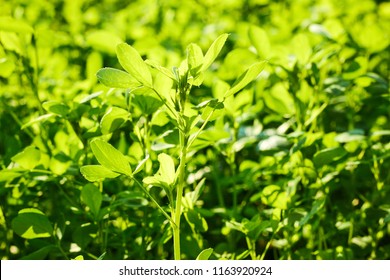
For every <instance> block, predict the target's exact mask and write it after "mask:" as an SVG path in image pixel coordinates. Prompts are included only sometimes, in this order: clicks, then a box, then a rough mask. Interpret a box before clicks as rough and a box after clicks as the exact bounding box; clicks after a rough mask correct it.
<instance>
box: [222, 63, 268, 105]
mask: <svg viewBox="0 0 390 280" xmlns="http://www.w3.org/2000/svg"><path fill="white" fill-rule="evenodd" d="M266 64H267V61H262V62H257V63H254V64H252V66H250V67H249V68H248V69H247V70H246V71H245V72H244V73H242V74H241V75H240V77H238V78H237V80H236V81H235V82H234V84H233V86H232V87H231V88H230V89H229V90H228V91H227V92H226V93H225V98H227V97H229V96H231V95H233V94H235V93H237V92H239V91H240V90H241V89H243V88H244V87H245V86H246V85H248V84H249V83H250V82H252V81H253V80H254V79H255V78H256V77H257V76H258V75H259V74H260V73H261V71H263V69H264V67H265V65H266Z"/></svg>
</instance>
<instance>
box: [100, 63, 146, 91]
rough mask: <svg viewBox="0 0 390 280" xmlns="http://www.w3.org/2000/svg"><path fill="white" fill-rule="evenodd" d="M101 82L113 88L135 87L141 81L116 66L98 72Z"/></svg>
mask: <svg viewBox="0 0 390 280" xmlns="http://www.w3.org/2000/svg"><path fill="white" fill-rule="evenodd" d="M96 77H97V78H98V80H99V82H101V83H102V84H103V85H105V86H107V87H112V88H135V87H138V86H140V83H139V82H138V81H137V80H135V79H134V78H133V77H132V76H131V75H129V74H128V73H126V72H124V71H121V70H118V69H115V68H109V67H106V68H102V69H100V70H99V71H98V72H97V73H96Z"/></svg>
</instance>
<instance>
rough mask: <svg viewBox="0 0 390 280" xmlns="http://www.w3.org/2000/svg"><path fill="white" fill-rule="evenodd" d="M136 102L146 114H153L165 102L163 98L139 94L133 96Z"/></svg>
mask: <svg viewBox="0 0 390 280" xmlns="http://www.w3.org/2000/svg"><path fill="white" fill-rule="evenodd" d="M133 102H134V104H136V105H137V106H138V107H139V108H140V109H141V111H142V113H143V114H145V115H151V114H153V113H154V112H156V111H157V110H158V108H160V107H161V106H162V105H163V103H162V101H161V100H158V99H157V98H154V97H153V96H150V95H138V94H136V95H135V96H134V98H133Z"/></svg>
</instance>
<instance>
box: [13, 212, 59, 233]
mask: <svg viewBox="0 0 390 280" xmlns="http://www.w3.org/2000/svg"><path fill="white" fill-rule="evenodd" d="M12 229H13V230H14V231H15V233H16V234H18V235H20V236H21V237H23V238H26V239H35V238H47V237H50V236H52V234H53V226H52V225H51V223H50V221H49V219H48V218H47V217H46V215H45V214H44V213H43V212H41V211H40V210H38V209H35V208H25V209H22V210H20V211H19V213H18V216H16V217H15V218H14V219H13V220H12Z"/></svg>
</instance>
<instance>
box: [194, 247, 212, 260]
mask: <svg viewBox="0 0 390 280" xmlns="http://www.w3.org/2000/svg"><path fill="white" fill-rule="evenodd" d="M213 251H214V250H213V248H208V249H204V250H203V251H202V252H200V253H199V255H198V256H197V257H196V260H197V261H207V260H208V259H209V258H210V256H211V254H212V253H213Z"/></svg>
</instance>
